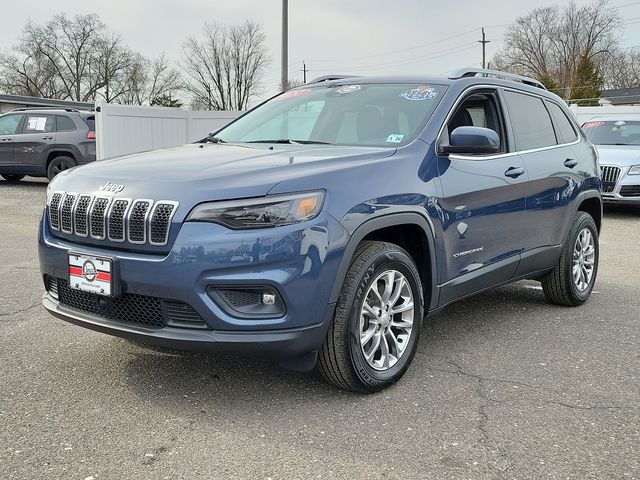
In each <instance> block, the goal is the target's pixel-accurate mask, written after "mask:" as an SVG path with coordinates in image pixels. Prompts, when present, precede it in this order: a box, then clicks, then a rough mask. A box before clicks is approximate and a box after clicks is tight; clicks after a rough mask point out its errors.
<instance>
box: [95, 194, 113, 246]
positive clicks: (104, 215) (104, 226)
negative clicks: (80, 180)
mask: <svg viewBox="0 0 640 480" xmlns="http://www.w3.org/2000/svg"><path fill="white" fill-rule="evenodd" d="M102 198H104V199H105V200H106V201H107V206H106V207H105V208H104V213H103V214H102V232H103V235H102V236H101V237H98V236H96V235H94V234H93V225H92V223H93V222H92V221H91V222H90V223H89V235H90V236H91V238H94V239H96V240H104V239H106V238H107V221H106V220H107V212H108V211H109V208H110V206H111V199H112V197H107V196H106V195H96V197H95V198H94V199H93V202H92V203H91V210H90V212H89V219H93V209H94V208H95V206H96V203H97V202H98V200H100V199H102Z"/></svg>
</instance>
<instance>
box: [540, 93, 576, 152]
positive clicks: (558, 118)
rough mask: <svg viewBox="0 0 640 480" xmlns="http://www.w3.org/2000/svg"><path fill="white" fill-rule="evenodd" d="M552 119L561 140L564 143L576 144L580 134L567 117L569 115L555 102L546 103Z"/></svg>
mask: <svg viewBox="0 0 640 480" xmlns="http://www.w3.org/2000/svg"><path fill="white" fill-rule="evenodd" d="M546 103H547V108H549V112H551V117H552V118H553V121H554V123H555V125H556V127H557V131H558V134H559V136H560V140H561V141H562V142H564V143H571V142H575V141H576V140H577V139H578V134H577V133H576V131H575V129H574V128H573V124H572V123H571V120H569V118H568V117H567V114H566V113H565V112H564V111H563V110H562V108H560V105H558V104H557V103H553V102H546Z"/></svg>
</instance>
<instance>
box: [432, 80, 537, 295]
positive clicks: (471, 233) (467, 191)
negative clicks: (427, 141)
mask: <svg viewBox="0 0 640 480" xmlns="http://www.w3.org/2000/svg"><path fill="white" fill-rule="evenodd" d="M502 112H503V109H502V106H501V100H500V98H499V96H498V93H497V92H496V91H495V90H492V89H486V90H484V89H483V90H476V91H474V92H473V93H472V94H470V95H469V96H468V97H466V98H465V99H464V100H463V101H462V103H461V104H460V106H459V107H457V109H456V111H455V112H454V114H453V115H452V116H451V117H450V119H449V120H448V124H447V127H446V128H445V129H444V131H443V136H448V133H449V132H452V131H453V130H454V129H455V128H457V127H459V126H478V127H485V128H490V129H492V130H494V131H496V132H497V133H498V135H499V137H500V141H501V151H500V153H498V154H494V155H477V156H473V155H465V156H461V155H454V154H451V155H449V156H448V157H439V158H438V164H439V167H440V168H439V173H440V179H441V181H442V190H443V196H442V198H441V199H439V206H440V208H441V210H442V212H441V214H442V218H443V219H444V221H443V230H444V231H443V239H442V244H441V249H440V251H441V255H442V257H441V258H440V265H442V266H443V268H440V269H439V272H440V278H439V284H440V285H441V287H442V288H441V293H440V302H439V303H440V304H441V305H443V304H446V303H449V302H450V301H452V300H455V299H457V298H460V297H463V296H465V295H469V294H472V293H474V292H477V291H480V290H483V289H485V288H489V287H491V286H494V285H497V284H499V283H502V282H505V281H507V280H509V279H511V278H512V277H513V275H514V273H515V271H516V269H517V266H518V262H519V259H520V253H521V251H522V249H523V246H524V244H523V242H524V238H523V234H522V229H523V226H524V222H525V206H526V184H527V178H528V176H527V172H526V168H525V165H524V162H523V161H522V159H521V158H520V156H518V155H517V154H513V153H510V152H509V148H508V142H507V134H506V132H507V129H506V123H505V118H504V116H503V113H502ZM443 140H444V141H447V139H446V138H445V139H442V138H441V139H440V141H443Z"/></svg>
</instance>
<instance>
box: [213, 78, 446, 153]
mask: <svg viewBox="0 0 640 480" xmlns="http://www.w3.org/2000/svg"><path fill="white" fill-rule="evenodd" d="M445 89H446V87H444V86H442V85H424V84H421V85H417V84H413V85H412V84H393V85H389V84H384V85H381V84H354V85H339V86H331V87H326V86H313V87H300V88H296V89H293V90H289V91H287V92H285V93H283V94H281V95H279V96H277V97H275V98H273V99H271V100H269V101H268V102H267V103H265V104H263V105H262V106H260V107H258V108H256V109H255V110H253V111H251V112H249V113H248V114H247V115H245V116H244V117H243V118H241V119H239V120H238V121H236V122H235V123H233V124H232V125H229V126H228V127H226V128H224V129H223V130H221V131H220V132H218V133H217V134H216V137H217V138H219V139H220V140H221V141H223V142H229V143H242V142H269V141H278V140H280V141H283V140H291V141H292V142H295V141H300V142H305V143H307V142H309V143H313V142H318V143H329V144H334V145H361V146H399V145H403V144H406V143H407V142H409V141H410V140H411V139H412V138H413V137H415V136H416V135H417V133H418V131H419V130H420V128H421V127H422V126H423V125H424V124H425V122H426V121H427V119H428V118H429V116H430V115H431V114H432V113H433V110H434V109H435V107H436V105H437V104H438V102H439V101H440V98H441V96H442V94H443V93H444V91H445Z"/></svg>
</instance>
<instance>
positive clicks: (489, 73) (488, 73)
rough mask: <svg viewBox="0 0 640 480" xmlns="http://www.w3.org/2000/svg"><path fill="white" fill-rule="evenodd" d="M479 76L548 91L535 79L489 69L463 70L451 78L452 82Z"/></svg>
mask: <svg viewBox="0 0 640 480" xmlns="http://www.w3.org/2000/svg"><path fill="white" fill-rule="evenodd" d="M478 75H480V76H483V77H496V78H502V79H504V80H513V81H514V82H520V83H524V84H526V85H531V86H532V87H538V88H542V89H544V90H546V89H547V87H545V86H544V85H543V84H542V82H540V81H538V80H536V79H534V78H529V77H524V76H522V75H516V74H515V73H508V72H501V71H500V70H489V69H488V68H461V69H460V70H456V71H455V72H453V73H452V74H451V75H449V78H450V79H451V80H456V79H458V78H467V77H476V76H478Z"/></svg>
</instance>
